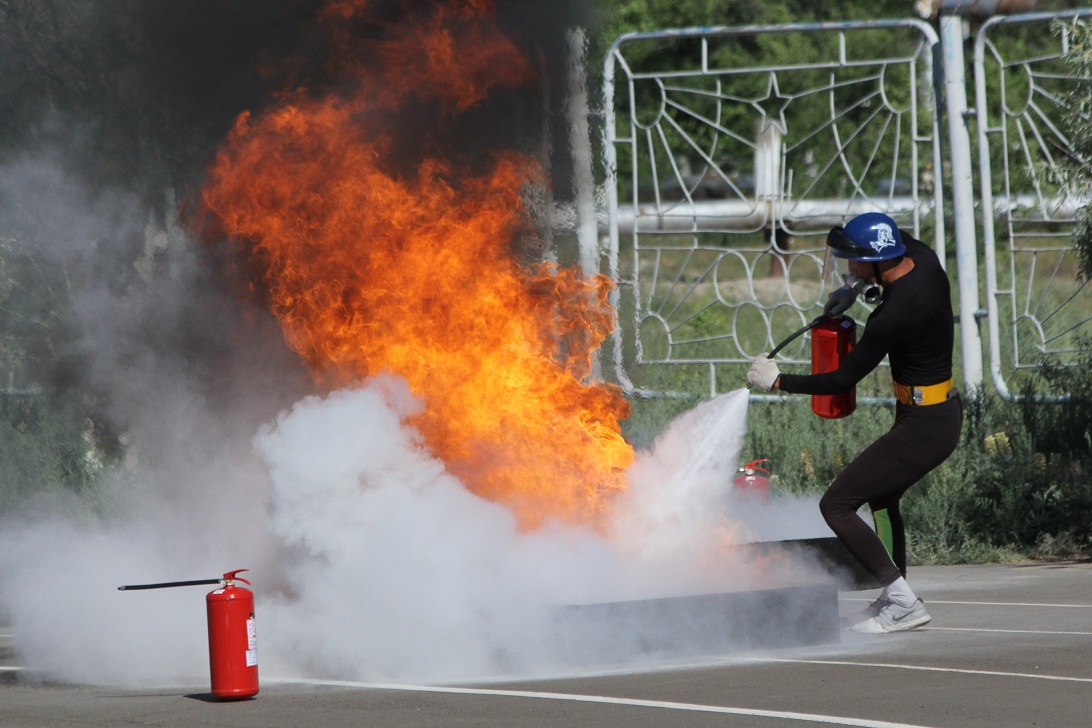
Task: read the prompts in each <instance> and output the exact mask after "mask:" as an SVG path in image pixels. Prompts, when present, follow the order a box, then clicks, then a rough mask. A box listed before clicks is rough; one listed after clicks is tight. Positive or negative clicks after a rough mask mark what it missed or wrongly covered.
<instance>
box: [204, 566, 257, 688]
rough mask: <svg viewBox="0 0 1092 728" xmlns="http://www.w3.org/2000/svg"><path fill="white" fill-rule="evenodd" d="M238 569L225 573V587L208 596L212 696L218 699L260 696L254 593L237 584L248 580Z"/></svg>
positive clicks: (206, 601) (206, 599)
mask: <svg viewBox="0 0 1092 728" xmlns="http://www.w3.org/2000/svg"><path fill="white" fill-rule="evenodd" d="M241 571H249V569H236V570H235V571H229V572H227V573H226V574H224V578H223V586H221V587H220V588H219V589H214V590H213V591H211V592H209V594H208V595H207V596H206V597H205V603H206V606H207V608H208V619H209V669H210V671H211V673H212V695H213V697H215V698H217V699H218V700H242V699H244V698H250V697H253V696H255V695H257V694H258V638H257V633H256V631H255V624H254V592H252V591H250V590H249V589H246V588H244V587H241V586H236V585H235V583H234V582H236V581H241V582H243V583H244V584H250V582H249V581H247V580H246V579H244V578H242V577H241V576H238V574H239V572H241Z"/></svg>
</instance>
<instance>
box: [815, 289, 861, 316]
mask: <svg viewBox="0 0 1092 728" xmlns="http://www.w3.org/2000/svg"><path fill="white" fill-rule="evenodd" d="M856 300H857V291H855V290H853V289H852V288H850V287H849V286H842V287H841V288H837V289H835V290H833V291H831V292H830V295H829V296H828V297H827V305H825V306H823V313H825V314H826V315H827V316H841V315H842V314H843V313H845V312H846V311H847V310H848V309H849V307H850V306H852V305H853V302H854V301H856Z"/></svg>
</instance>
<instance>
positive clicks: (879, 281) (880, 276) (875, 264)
mask: <svg viewBox="0 0 1092 728" xmlns="http://www.w3.org/2000/svg"><path fill="white" fill-rule="evenodd" d="M872 272H873V273H874V274H875V275H876V285H878V286H882V285H883V273H882V272H880V264H879V263H878V262H876V261H872Z"/></svg>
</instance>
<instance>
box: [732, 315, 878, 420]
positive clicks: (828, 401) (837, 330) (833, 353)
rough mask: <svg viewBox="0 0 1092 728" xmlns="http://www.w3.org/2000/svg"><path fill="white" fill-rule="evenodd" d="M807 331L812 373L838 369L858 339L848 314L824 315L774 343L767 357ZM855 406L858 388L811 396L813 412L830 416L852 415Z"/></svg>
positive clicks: (854, 324)
mask: <svg viewBox="0 0 1092 728" xmlns="http://www.w3.org/2000/svg"><path fill="white" fill-rule="evenodd" d="M808 331H811V332H812V335H811V371H812V373H813V374H817V373H821V372H832V371H834V370H836V369H837V368H838V367H839V366H840V365H841V363H842V360H843V359H845V357H846V355H847V354H848V353H849V352H850V351H852V350H853V345H854V344H855V343H856V342H857V323H856V322H855V321H854V320H853V319H851V318H849V317H848V316H847V317H844V318H842V317H833V316H830V315H828V314H821V315H819V316H816V317H815V319H814V320H812V321H811V323H809V324H808V325H807V326H805V327H803V328H802V329H800V330H799V331H795V332H793V333H792V334H791V335H790V336H789V337H788V338H786V339H785V340H784V341H782V342H781V343H780V344H778V345H777V346H775V347H774V350H773V351H771V352H770V353H769V354H766V358H767V359H773V358H774V357H775V356H776V355H777V352H779V351H781V350H782V349H784V348H785V347H786V346H788V344H789V343H790V342H792V341H793V340H795V339H796V338H797V337H798V336H801V335H802V334H804V333H807V332H808ZM756 361H757V360H756ZM748 386H750V385H748ZM856 407H857V389H856V387H854V388H852V389H850V390H849V391H847V392H843V393H841V394H831V395H813V396H812V398H811V410H812V412H814V413H815V414H817V415H819V416H820V417H825V418H827V419H837V418H839V417H846V416H848V415H851V414H853V410H854V409H856Z"/></svg>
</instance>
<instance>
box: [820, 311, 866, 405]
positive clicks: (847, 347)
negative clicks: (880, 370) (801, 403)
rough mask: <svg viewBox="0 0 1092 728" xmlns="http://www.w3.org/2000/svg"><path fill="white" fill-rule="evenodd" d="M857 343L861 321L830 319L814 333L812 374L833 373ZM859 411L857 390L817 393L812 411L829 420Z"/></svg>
mask: <svg viewBox="0 0 1092 728" xmlns="http://www.w3.org/2000/svg"><path fill="white" fill-rule="evenodd" d="M856 343H857V322H855V321H854V320H853V319H851V318H849V317H848V316H847V317H843V318H828V319H827V320H825V321H822V322H821V323H819V324H817V325H816V326H815V327H814V328H813V329H812V330H811V373H812V374H823V373H825V372H833V371H835V370H837V369H838V367H839V366H841V364H842V360H843V359H845V358H846V355H847V354H848V353H849V352H851V351H853V345H854V344H856ZM856 408H857V388H856V387H852V388H851V389H849V391H846V392H842V393H840V394H813V395H812V396H811V411H812V412H814V413H815V414H817V415H819V416H820V417H825V418H826V419H828V420H834V419H838V418H839V417H847V416H849V415H851V414H853V410H855V409H856Z"/></svg>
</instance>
